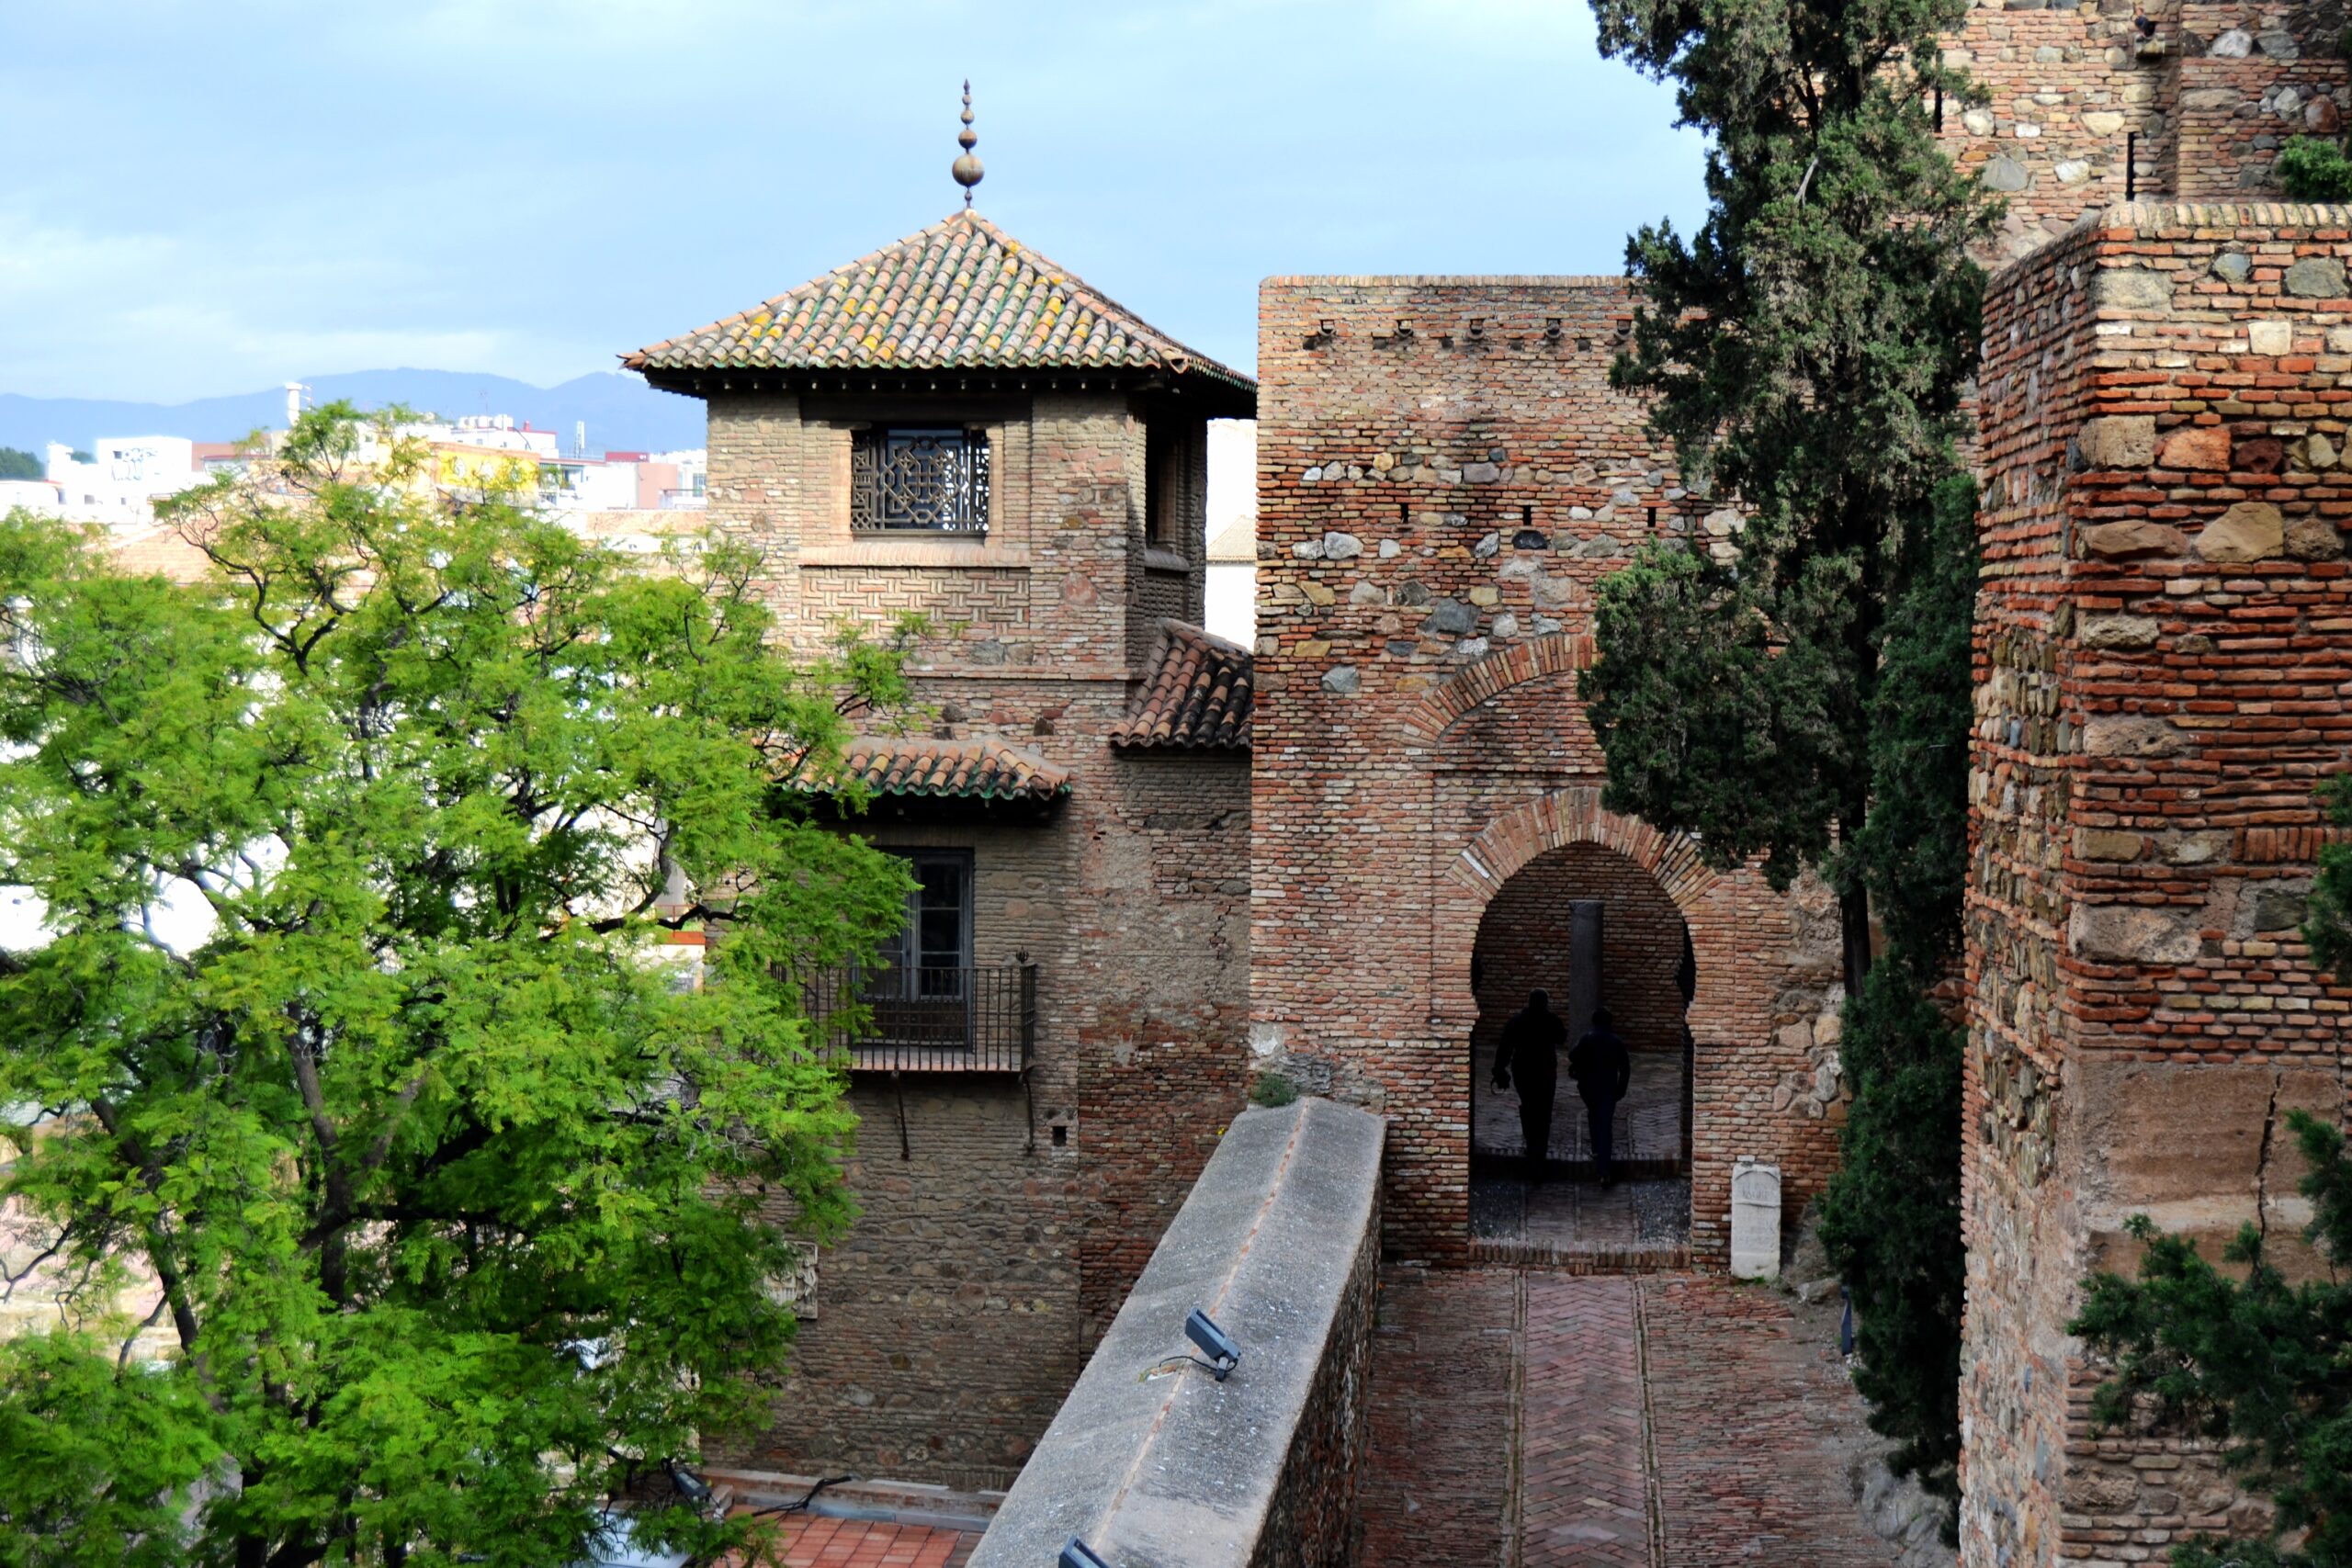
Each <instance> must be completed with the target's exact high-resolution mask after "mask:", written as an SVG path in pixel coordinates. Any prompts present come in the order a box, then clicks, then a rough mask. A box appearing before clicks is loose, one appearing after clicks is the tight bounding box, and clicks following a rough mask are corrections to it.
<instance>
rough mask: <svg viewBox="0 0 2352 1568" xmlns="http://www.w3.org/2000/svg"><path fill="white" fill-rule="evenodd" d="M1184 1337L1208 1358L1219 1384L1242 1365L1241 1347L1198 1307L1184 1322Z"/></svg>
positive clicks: (1210, 1369)
mask: <svg viewBox="0 0 2352 1568" xmlns="http://www.w3.org/2000/svg"><path fill="white" fill-rule="evenodd" d="M1184 1337H1185V1338H1187V1339H1189V1340H1191V1341H1192V1342H1193V1344H1194V1345H1195V1346H1197V1347H1198V1348H1200V1350H1201V1351H1202V1353H1203V1354H1204V1355H1206V1356H1207V1357H1208V1369H1209V1371H1212V1372H1215V1373H1216V1381H1217V1382H1224V1381H1225V1379H1226V1375H1227V1373H1229V1372H1231V1371H1233V1369H1234V1368H1235V1367H1236V1366H1238V1364H1239V1363H1240V1360H1241V1347H1240V1346H1238V1345H1236V1344H1235V1343H1234V1342H1233V1337H1232V1336H1231V1335H1229V1334H1227V1333H1226V1331H1225V1330H1224V1329H1222V1328H1219V1327H1218V1326H1217V1325H1216V1324H1214V1323H1211V1322H1210V1321H1209V1314H1206V1313H1204V1312H1203V1311H1202V1310H1201V1309H1200V1308H1198V1307H1194V1308H1193V1315H1192V1316H1190V1317H1188V1318H1186V1319H1185V1320H1184Z"/></svg>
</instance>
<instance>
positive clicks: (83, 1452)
mask: <svg viewBox="0 0 2352 1568" xmlns="http://www.w3.org/2000/svg"><path fill="white" fill-rule="evenodd" d="M217 1426H218V1423H217V1422H216V1420H215V1418H214V1416H213V1413H212V1409H211V1406H210V1405H209V1404H206V1403H205V1401H204V1399H203V1397H202V1396H201V1394H200V1393H199V1392H198V1389H197V1388H196V1386H195V1382H194V1381H193V1380H192V1379H189V1378H186V1377H176V1376H173V1375H171V1374H170V1373H168V1372H161V1371H152V1370H149V1369H144V1368H137V1367H132V1368H125V1367H124V1366H123V1365H121V1362H120V1359H119V1353H118V1352H116V1351H115V1350H114V1349H113V1348H112V1347H109V1346H106V1345H103V1344H101V1343H100V1342H99V1341H98V1340H97V1339H96V1338H94V1337H88V1336H85V1335H80V1334H75V1333H71V1332H65V1331H60V1332H54V1333H44V1334H28V1335H25V1336H23V1337H19V1338H17V1339H13V1340H7V1341H0V1454H5V1455H6V1456H7V1459H6V1474H5V1475H0V1564H4V1565H5V1568H69V1565H72V1568H170V1565H171V1564H174V1563H176V1562H183V1561H185V1560H186V1556H187V1551H188V1549H189V1547H190V1546H191V1544H192V1540H191V1537H192V1535H193V1531H192V1530H191V1529H189V1528H188V1524H187V1503H186V1499H187V1491H188V1489H189V1488H190V1487H192V1486H194V1485H196V1484H197V1483H198V1482H200V1481H202V1480H204V1479H205V1477H206V1476H207V1474H208V1473H209V1472H212V1471H214V1469H215V1468H216V1467H217V1466H218V1465H219V1464H220V1461H221V1459H222V1457H223V1454H222V1450H221V1448H220V1438H219V1435H218V1431H217Z"/></svg>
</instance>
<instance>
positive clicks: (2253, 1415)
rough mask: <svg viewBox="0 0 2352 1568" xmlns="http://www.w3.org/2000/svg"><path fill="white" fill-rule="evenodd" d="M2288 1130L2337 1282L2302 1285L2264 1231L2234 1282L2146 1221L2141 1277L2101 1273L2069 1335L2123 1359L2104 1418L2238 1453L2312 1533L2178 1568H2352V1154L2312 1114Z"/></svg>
mask: <svg viewBox="0 0 2352 1568" xmlns="http://www.w3.org/2000/svg"><path fill="white" fill-rule="evenodd" d="M2287 1122H2288V1126H2289V1129H2290V1131H2291V1132H2292V1133H2293V1134H2294V1137H2295V1141H2296V1143H2297V1144H2298V1145H2300V1147H2301V1151H2302V1155H2303V1158H2304V1160H2305V1162H2306V1163H2307V1164H2308V1166H2309V1167H2310V1169H2309V1172H2308V1174H2307V1175H2305V1177H2304V1178H2303V1181H2302V1191H2303V1195H2304V1196H2305V1197H2306V1198H2309V1199H2310V1200H2311V1201H2312V1210H2313V1215H2314V1217H2313V1219H2312V1224H2311V1225H2310V1227H2309V1229H2308V1230H2307V1232H2306V1233H2305V1234H2306V1235H2308V1236H2309V1237H2310V1239H2311V1240H2312V1242H2314V1243H2315V1244H2316V1245H2317V1247H2318V1249H2319V1252H2320V1254H2321V1256H2322V1257H2323V1258H2325V1259H2326V1261H2327V1262H2328V1264H2329V1265H2330V1269H2329V1271H2328V1274H2327V1276H2326V1277H2325V1278H2324V1279H2318V1280H2309V1281H2306V1282H2304V1283H2302V1284H2290V1283H2289V1282H2288V1280H2287V1278H2286V1276H2285V1275H2284V1274H2283V1273H2281V1272H2280V1271H2279V1269H2278V1266H2277V1265H2276V1264H2275V1263H2274V1262H2273V1261H2272V1259H2271V1258H2270V1256H2269V1249H2268V1244H2267V1237H2266V1236H2265V1235H2264V1233H2263V1231H2262V1230H2261V1229H2260V1228H2259V1227H2257V1226H2256V1225H2252V1224H2249V1225H2247V1226H2245V1228H2244V1229H2242V1230H2241V1231H2239V1233H2238V1235H2237V1237H2236V1239H2235V1240H2234V1241H2233V1242H2232V1243H2231V1244H2230V1246H2229V1247H2228V1249H2227V1250H2226V1251H2225V1253H2224V1254H2223V1259H2224V1261H2226V1262H2228V1263H2231V1264H2233V1265H2235V1266H2236V1267H2238V1268H2240V1269H2244V1270H2245V1278H2244V1279H2242V1280H2239V1279H2233V1278H2231V1277H2230V1276H2229V1275H2227V1274H2224V1273H2222V1271H2221V1270H2220V1269H2216V1268H2215V1267H2214V1266H2213V1265H2212V1264H2211V1263H2210V1262H2208V1261H2207V1260H2206V1259H2205V1258H2203V1257H2202V1256H2201V1255H2199V1252H2198V1251H2197V1248H2196V1247H2195V1246H2194V1245H2193V1244H2192V1243H2190V1242H2189V1241H2188V1240H2187V1239H2186V1238H2185V1237H2182V1236H2177V1235H2159V1234H2157V1232H2156V1229H2155V1227H2154V1224H2152V1223H2151V1222H2150V1221H2149V1220H2148V1218H2147V1216H2145V1215H2135V1216H2133V1218H2132V1220H2131V1234H2132V1235H2134V1236H2136V1237H2138V1238H2139V1239H2140V1240H2141V1241H2142V1242H2143V1243H2144V1244H2145V1245H2146V1248H2147V1250H2146V1251H2145V1252H2144V1253H2143V1254H2142V1256H2141V1259H2140V1269H2139V1274H2138V1276H2137V1278H2135V1279H2130V1280H2127V1279H2124V1278H2123V1277H2122V1276H2120V1275H2118V1274H2112V1273H2099V1274H2095V1275H2093V1276H2092V1277H2091V1280H2090V1281H2089V1285H2088V1290H2087V1292H2086V1297H2085V1301H2084V1304H2083V1310H2082V1314H2081V1315H2080V1316H2078V1317H2077V1318H2076V1319H2075V1321H2074V1322H2073V1323H2070V1324H2068V1325H2066V1326H2067V1330H2068V1332H2070V1333H2074V1334H2079V1335H2081V1336H2082V1337H2084V1338H2085V1339H2086V1340H2087V1341H2088V1342H2089V1343H2090V1345H2091V1346H2092V1348H2094V1349H2096V1350H2098V1352H2100V1353H2101V1354H2102V1355H2105V1356H2107V1357H2109V1359H2111V1360H2112V1362H2113V1365H2114V1375H2113V1376H2112V1377H2110V1378H2109V1380H2108V1381H2107V1382H2104V1383H2102V1384H2101V1385H2100V1387H2099V1389H2098V1393H2097V1395H2096V1396H2095V1400H2094V1403H2093V1405H2092V1415H2093V1416H2094V1418H2095V1419H2097V1420H2098V1421H2100V1422H2102V1423H2104V1424H2107V1425H2109V1426H2115V1425H2120V1424H2124V1423H2131V1422H2138V1421H2143V1420H2144V1421H2145V1422H2147V1423H2148V1424H2149V1425H2151V1426H2161V1427H2171V1428H2174V1429H2186V1430H2188V1431H2190V1432H2192V1433H2195V1434H2197V1435H2199V1436H2200V1437H2204V1438H2211V1439H2214V1440H2216V1441H2219V1442H2222V1443H2223V1444H2225V1445H2226V1447H2225V1449H2224V1454H2225V1457H2226V1459H2227V1461H2228V1462H2229V1464H2230V1466H2231V1468H2232V1469H2233V1471H2234V1472H2236V1473H2237V1475H2238V1476H2239V1478H2240V1479H2241V1480H2242V1481H2244V1482H2245V1483H2246V1484H2247V1485H2248V1486H2250V1487H2252V1488H2253V1489H2254V1490H2256V1491H2258V1492H2262V1493H2266V1494H2267V1495H2269V1496H2270V1497H2272V1498H2273V1499H2274V1500H2275V1501H2276V1502H2277V1504H2278V1521H2277V1522H2278V1530H2280V1531H2288V1532H2307V1533H2304V1534H2303V1535H2302V1536H2301V1540H2300V1541H2299V1542H2297V1543H2296V1544H2295V1545H2294V1546H2292V1547H2291V1548H2290V1547H2284V1546H2282V1545H2281V1544H2280V1543H2279V1537H2278V1532H2277V1531H2274V1532H2273V1534H2272V1536H2271V1537H2270V1538H2269V1539H2268V1540H2258V1541H2245V1542H2233V1543H2231V1544H2229V1545H2228V1546H2227V1547H2223V1546H2222V1544H2221V1543H2219V1542H2215V1541H2199V1542H2194V1543H2190V1544H2188V1545H2184V1546H2180V1547H2176V1548H2175V1549H2174V1551H2173V1554H2172V1560H2173V1562H2174V1563H2175V1564H2176V1568H2221V1565H2222V1564H2223V1563H2225V1562H2226V1563H2235V1564H2243V1565H2244V1568H2345V1565H2346V1564H2347V1563H2352V1355H2347V1354H2346V1348H2347V1347H2352V1281H2347V1280H2346V1277H2345V1268H2346V1265H2347V1264H2352V1158H2347V1157H2346V1150H2345V1145H2344V1136H2343V1134H2341V1133H2338V1132H2337V1131H2336V1130H2335V1128H2333V1127H2330V1126H2328V1125H2326V1124H2325V1123H2324V1122H2320V1121H2318V1120H2317V1119H2316V1118H2314V1117H2312V1116H2311V1115H2309V1114H2308V1113H2306V1112H2303V1111H2290V1112H2289V1113H2288V1117H2287Z"/></svg>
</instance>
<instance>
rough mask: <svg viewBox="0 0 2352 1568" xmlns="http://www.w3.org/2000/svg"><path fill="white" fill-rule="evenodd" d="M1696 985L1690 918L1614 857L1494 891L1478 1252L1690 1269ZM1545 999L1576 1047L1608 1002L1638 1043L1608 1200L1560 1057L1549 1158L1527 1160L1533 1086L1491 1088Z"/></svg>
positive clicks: (1484, 1015)
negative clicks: (1513, 1025)
mask: <svg viewBox="0 0 2352 1568" xmlns="http://www.w3.org/2000/svg"><path fill="white" fill-rule="evenodd" d="M1697 978H1698V976H1697V970H1696V965H1695V963H1694V961H1693V956H1692V953H1691V936H1690V930H1689V927H1688V926H1687V924H1686V923H1685V922H1684V920H1683V919H1682V914H1681V911H1680V910H1679V909H1678V908H1675V905H1674V901H1673V899H1672V898H1670V897H1668V895H1667V893H1666V890H1665V889H1664V888H1663V887H1661V886H1658V884H1657V880H1656V879H1655V878H1654V877H1652V876H1651V875H1650V874H1649V873H1648V872H1647V871H1645V870H1644V869H1643V868H1642V867H1641V866H1640V865H1639V864H1637V863H1634V861H1632V860H1630V859H1628V858H1627V857H1626V856H1624V855H1622V854H1619V853H1617V852H1615V851H1613V850H1609V849H1604V848H1602V847H1601V846H1600V845H1598V844H1569V845H1565V846H1563V847H1561V848H1559V849H1556V850H1552V851H1549V852H1546V853H1544V854H1542V855H1539V856H1537V857H1536V858H1535V859H1534V860H1532V861H1530V862H1529V863H1527V864H1526V865H1524V866H1522V867H1521V869H1520V870H1519V872H1518V873H1517V874H1514V875H1513V876H1512V877H1511V878H1510V881H1509V882H1507V883H1506V884H1505V885H1504V886H1503V888H1502V890H1501V891H1500V892H1498V894H1496V896H1495V897H1494V899H1493V901H1492V902H1490V903H1489V904H1488V905H1487V909H1486V912H1485V914H1484V916H1483V917H1482V918H1481V919H1480V921H1479V926H1478V934H1477V940H1476V945H1475V947H1474V948H1473V950H1472V958H1471V988H1472V990H1473V991H1474V992H1476V996H1477V999H1478V1020H1477V1023H1476V1026H1475V1027H1474V1028H1473V1030H1472V1032H1471V1039H1470V1048H1469V1062H1468V1066H1469V1071H1470V1224H1471V1235H1472V1240H1473V1242H1474V1243H1476V1244H1479V1245H1480V1246H1481V1247H1483V1248H1486V1249H1490V1250H1494V1251H1498V1252H1500V1253H1504V1254H1508V1255H1512V1256H1518V1257H1523V1258H1530V1259H1531V1260H1538V1261H1540V1260H1543V1259H1544V1258H1560V1259H1561V1260H1563V1261H1568V1262H1572V1263H1580V1264H1582V1265H1584V1266H1588V1267H1625V1268H1639V1267H1679V1266H1681V1264H1683V1263H1684V1262H1687V1260H1688V1258H1689V1252H1690V1235H1691V1178H1690V1172H1691V1116H1692V1113H1693V1110H1694V1107H1693V1104H1692V1100H1691V1032H1690V1030H1689V1027H1688V1025H1687V1024H1686V1022H1685V1018H1686V1015H1687V1013H1688V1011H1689V1009H1690V1005H1691V996H1692V994H1693V992H1694V991H1695V989H1696V987H1697ZM1539 988H1540V989H1543V990H1544V991H1547V992H1548V993H1549V994H1550V997H1551V1007H1552V1010H1553V1011H1554V1012H1555V1013H1557V1014H1558V1015H1559V1016H1560V1018H1561V1021H1562V1022H1563V1023H1564V1024H1565V1025H1566V1040H1567V1042H1568V1043H1569V1044H1571V1045H1573V1043H1575V1041H1576V1040H1577V1038H1578V1037H1579V1036H1580V1035H1581V1034H1582V1033H1583V1032H1585V1031H1586V1030H1587V1029H1588V1028H1589V1026H1590V1024H1591V1021H1592V1013H1593V1010H1594V1009H1595V1008H1596V1007H1597V1006H1605V1007H1606V1008H1607V1009H1608V1010H1609V1011H1610V1013H1611V1015H1612V1016H1613V1024H1614V1029H1615V1032H1616V1033H1617V1034H1618V1035H1619V1036H1620V1037H1621V1038H1623V1041H1624V1042H1625V1044H1626V1046H1627V1048H1628V1055H1629V1059H1630V1062H1631V1072H1630V1074H1629V1082H1628V1087H1627V1089H1626V1092H1625V1095H1624V1098H1623V1100H1621V1101H1620V1102H1619V1103H1618V1104H1617V1106H1616V1108H1615V1114H1614V1116H1613V1117H1612V1118H1611V1129H1612V1134H1613V1139H1612V1141H1613V1143H1614V1145H1615V1147H1614V1149H1613V1151H1612V1153H1613V1160H1612V1164H1613V1167H1614V1169H1613V1175H1614V1177H1615V1178H1616V1179H1615V1181H1614V1184H1613V1185H1611V1186H1610V1187H1608V1188H1607V1189H1606V1190H1604V1189H1603V1187H1602V1184H1601V1182H1600V1173H1599V1171H1598V1170H1597V1168H1596V1167H1595V1161H1594V1153H1595V1151H1594V1149H1593V1146H1592V1139H1591V1135H1590V1133H1589V1130H1588V1116H1587V1111H1586V1106H1585V1103H1584V1101H1583V1100H1582V1099H1581V1098H1580V1097H1579V1095H1578V1092H1577V1086H1576V1085H1575V1083H1573V1082H1572V1081H1571V1080H1570V1076H1569V1071H1568V1066H1567V1051H1566V1049H1563V1050H1562V1051H1561V1053H1560V1066H1559V1069H1558V1072H1557V1075H1556V1078H1555V1083H1554V1085H1553V1093H1552V1106H1553V1110H1552V1118H1551V1125H1550V1135H1549V1138H1548V1140H1547V1141H1546V1146H1545V1147H1544V1149H1543V1150H1541V1151H1531V1150H1529V1148H1528V1147H1527V1144H1526V1137H1525V1134H1524V1132H1523V1130H1522V1117H1521V1099H1522V1089H1523V1088H1524V1087H1525V1085H1524V1084H1523V1082H1522V1080H1523V1079H1524V1078H1525V1077H1527V1075H1514V1077H1513V1079H1512V1082H1511V1083H1510V1087H1508V1088H1503V1089H1498V1088H1497V1087H1496V1085H1495V1083H1494V1067H1495V1059H1496V1055H1497V1052H1498V1046H1499V1044H1500V1043H1501V1040H1502V1037H1503V1032H1504V1028H1505V1025H1506V1024H1507V1023H1508V1022H1509V1021H1510V1018H1511V1016H1512V1015H1513V1014H1514V1013H1516V1012H1518V1011H1519V1010H1521V1008H1523V1007H1524V1006H1526V1004H1527V1001H1528V994H1529V992H1530V991H1532V990H1535V989H1539ZM1539 1082H1540V1077H1539ZM1532 1156H1534V1157H1532Z"/></svg>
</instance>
